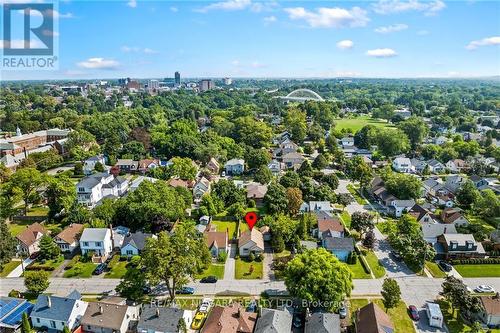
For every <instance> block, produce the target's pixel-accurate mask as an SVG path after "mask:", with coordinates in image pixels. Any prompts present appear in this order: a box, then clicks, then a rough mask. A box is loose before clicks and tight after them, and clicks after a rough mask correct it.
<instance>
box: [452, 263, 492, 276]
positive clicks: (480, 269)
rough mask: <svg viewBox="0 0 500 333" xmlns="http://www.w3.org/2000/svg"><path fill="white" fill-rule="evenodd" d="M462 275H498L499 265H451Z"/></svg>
mask: <svg viewBox="0 0 500 333" xmlns="http://www.w3.org/2000/svg"><path fill="white" fill-rule="evenodd" d="M453 267H454V268H455V269H456V270H457V271H458V272H459V273H460V275H462V276H463V277H500V265H495V264H477V265H472V264H471V265H453Z"/></svg>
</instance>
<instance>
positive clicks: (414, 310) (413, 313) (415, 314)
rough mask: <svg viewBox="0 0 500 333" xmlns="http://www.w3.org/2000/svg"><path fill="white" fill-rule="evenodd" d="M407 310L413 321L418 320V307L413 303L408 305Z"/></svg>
mask: <svg viewBox="0 0 500 333" xmlns="http://www.w3.org/2000/svg"><path fill="white" fill-rule="evenodd" d="M408 312H409V314H410V317H411V319H413V320H415V321H419V320H420V316H419V314H418V309H417V307H416V306H415V305H410V306H409V307H408Z"/></svg>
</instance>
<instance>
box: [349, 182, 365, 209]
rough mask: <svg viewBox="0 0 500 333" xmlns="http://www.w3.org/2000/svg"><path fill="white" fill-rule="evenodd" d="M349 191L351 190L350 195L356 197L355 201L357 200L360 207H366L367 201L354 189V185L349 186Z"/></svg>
mask: <svg viewBox="0 0 500 333" xmlns="http://www.w3.org/2000/svg"><path fill="white" fill-rule="evenodd" d="M347 189H348V190H349V193H351V194H352V196H353V197H354V199H356V202H357V203H358V204H360V205H366V204H367V202H366V200H365V199H363V197H362V196H361V195H360V194H359V193H358V190H356V189H355V188H354V186H352V184H349V185H347Z"/></svg>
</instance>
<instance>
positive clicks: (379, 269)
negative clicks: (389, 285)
mask: <svg viewBox="0 0 500 333" xmlns="http://www.w3.org/2000/svg"><path fill="white" fill-rule="evenodd" d="M365 259H366V261H367V262H368V265H370V269H371V270H372V273H373V275H375V278H376V279H380V278H381V277H383V276H384V275H385V268H384V267H383V266H382V265H381V264H380V262H379V260H378V258H377V256H376V255H375V253H373V251H367V253H366V256H365Z"/></svg>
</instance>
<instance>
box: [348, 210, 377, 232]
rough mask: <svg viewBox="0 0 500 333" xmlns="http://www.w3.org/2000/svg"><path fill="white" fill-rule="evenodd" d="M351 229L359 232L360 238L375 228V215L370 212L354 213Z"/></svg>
mask: <svg viewBox="0 0 500 333" xmlns="http://www.w3.org/2000/svg"><path fill="white" fill-rule="evenodd" d="M351 228H352V229H354V230H356V231H357V232H359V234H360V237H361V238H363V235H364V234H365V233H367V232H369V231H372V230H373V229H374V228H375V223H373V215H372V214H370V213H368V212H354V213H352V215H351Z"/></svg>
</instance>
